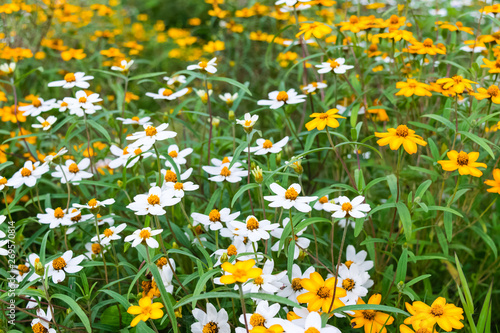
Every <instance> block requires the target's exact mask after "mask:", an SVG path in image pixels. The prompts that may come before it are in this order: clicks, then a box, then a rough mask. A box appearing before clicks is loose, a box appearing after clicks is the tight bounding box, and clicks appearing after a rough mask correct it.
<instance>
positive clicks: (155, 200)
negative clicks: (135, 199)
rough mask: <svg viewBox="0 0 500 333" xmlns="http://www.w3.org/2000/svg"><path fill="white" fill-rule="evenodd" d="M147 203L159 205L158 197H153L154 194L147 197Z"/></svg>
mask: <svg viewBox="0 0 500 333" xmlns="http://www.w3.org/2000/svg"><path fill="white" fill-rule="evenodd" d="M148 203H149V204H150V205H158V204H159V203H160V197H159V196H157V195H155V194H151V195H150V196H149V197H148Z"/></svg>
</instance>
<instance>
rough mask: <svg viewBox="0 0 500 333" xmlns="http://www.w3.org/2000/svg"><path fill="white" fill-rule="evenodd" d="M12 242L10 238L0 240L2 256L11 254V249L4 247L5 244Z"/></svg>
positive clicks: (0, 253)
mask: <svg viewBox="0 0 500 333" xmlns="http://www.w3.org/2000/svg"><path fill="white" fill-rule="evenodd" d="M9 242H10V240H9V239H4V240H2V241H0V256H6V255H8V254H9V250H6V249H4V248H3V247H4V245H5V244H8V243H9Z"/></svg>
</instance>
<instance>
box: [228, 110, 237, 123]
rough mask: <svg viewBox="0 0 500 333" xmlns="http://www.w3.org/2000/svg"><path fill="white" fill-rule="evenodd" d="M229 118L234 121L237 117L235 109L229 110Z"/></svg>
mask: <svg viewBox="0 0 500 333" xmlns="http://www.w3.org/2000/svg"><path fill="white" fill-rule="evenodd" d="M228 118H229V120H231V121H234V120H235V119H236V117H235V115H234V111H233V110H229V114H228Z"/></svg>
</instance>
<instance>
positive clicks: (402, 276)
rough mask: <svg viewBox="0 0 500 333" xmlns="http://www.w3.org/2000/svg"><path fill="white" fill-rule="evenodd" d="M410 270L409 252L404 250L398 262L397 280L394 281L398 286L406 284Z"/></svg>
mask: <svg viewBox="0 0 500 333" xmlns="http://www.w3.org/2000/svg"><path fill="white" fill-rule="evenodd" d="M407 268H408V250H407V249H403V252H402V253H401V256H400V257H399V260H398V268H397V270H396V280H395V281H394V282H395V283H396V284H397V283H399V282H403V283H404V282H405V280H406V270H407Z"/></svg>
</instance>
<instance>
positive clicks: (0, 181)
mask: <svg viewBox="0 0 500 333" xmlns="http://www.w3.org/2000/svg"><path fill="white" fill-rule="evenodd" d="M7 182H8V180H7V178H5V177H2V176H0V191H1V190H3V189H4V188H6V187H7ZM0 238H1V237H0Z"/></svg>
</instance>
